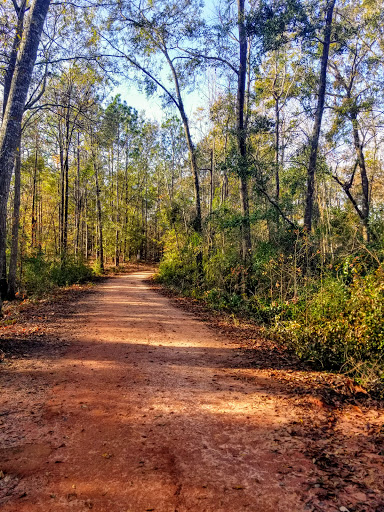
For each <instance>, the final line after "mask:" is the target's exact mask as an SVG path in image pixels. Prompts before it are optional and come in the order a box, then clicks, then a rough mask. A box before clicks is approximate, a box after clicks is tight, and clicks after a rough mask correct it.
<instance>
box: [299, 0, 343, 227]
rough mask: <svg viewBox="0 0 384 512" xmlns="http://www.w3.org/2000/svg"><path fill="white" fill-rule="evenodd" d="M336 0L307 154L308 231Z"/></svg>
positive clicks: (326, 32)
mask: <svg viewBox="0 0 384 512" xmlns="http://www.w3.org/2000/svg"><path fill="white" fill-rule="evenodd" d="M335 3H336V0H329V1H328V5H327V10H326V18H325V30H324V41H323V52H322V55H321V67H320V81H319V89H318V99H317V107H316V112H315V122H314V125H313V130H312V137H311V147H310V154H309V163H308V170H307V195H306V201H305V212H304V227H305V229H306V230H307V232H308V233H310V232H311V230H312V214H313V193H314V189H315V172H316V163H317V153H318V147H319V138H320V129H321V121H322V118H323V112H324V102H325V93H326V86H327V67H328V57H329V48H330V46H331V31H332V18H333V10H334V8H335Z"/></svg>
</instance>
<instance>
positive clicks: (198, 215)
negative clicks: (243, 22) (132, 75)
mask: <svg viewBox="0 0 384 512" xmlns="http://www.w3.org/2000/svg"><path fill="white" fill-rule="evenodd" d="M163 53H164V55H165V58H166V59H167V62H168V64H169V67H170V68H171V72H172V76H173V82H174V84H175V90H176V98H177V108H178V110H179V113H180V117H181V120H182V123H183V127H184V133H185V138H186V141H187V146H188V152H189V158H190V164H191V171H192V176H193V186H194V191H195V222H194V229H195V231H196V233H199V234H201V233H202V228H203V226H202V217H201V199H200V179H199V169H198V167H197V160H196V149H195V146H194V144H193V142H192V136H191V131H190V128H189V120H188V117H187V114H186V113H185V109H184V102H183V99H182V97H181V91H180V84H179V78H178V75H177V72H176V69H175V67H174V65H173V62H172V60H171V58H170V57H169V55H168V52H167V51H166V50H163ZM197 260H198V265H201V264H202V261H203V256H202V253H200V252H199V254H198V255H197Z"/></svg>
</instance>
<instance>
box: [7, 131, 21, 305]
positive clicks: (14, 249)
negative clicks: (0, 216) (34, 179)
mask: <svg viewBox="0 0 384 512" xmlns="http://www.w3.org/2000/svg"><path fill="white" fill-rule="evenodd" d="M20 171H21V136H20V139H19V149H18V151H17V152H16V158H15V184H14V187H15V192H14V198H13V216H12V240H11V255H10V258H9V272H8V294H7V295H8V299H9V300H13V299H14V298H15V296H16V271H17V256H18V248H19V221H20V174H21V172H20Z"/></svg>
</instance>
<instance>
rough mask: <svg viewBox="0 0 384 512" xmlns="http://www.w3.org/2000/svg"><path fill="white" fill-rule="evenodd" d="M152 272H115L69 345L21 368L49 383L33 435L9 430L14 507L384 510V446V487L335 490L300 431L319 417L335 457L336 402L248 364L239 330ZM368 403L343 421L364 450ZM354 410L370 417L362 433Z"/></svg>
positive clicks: (4, 463)
mask: <svg viewBox="0 0 384 512" xmlns="http://www.w3.org/2000/svg"><path fill="white" fill-rule="evenodd" d="M148 277H149V273H148V272H137V273H134V274H131V275H124V276H117V277H113V278H111V279H109V280H107V281H106V282H104V283H103V284H101V285H100V286H99V287H98V288H97V291H96V293H93V294H91V295H88V296H85V298H83V299H82V300H81V301H80V302H79V303H78V304H77V313H76V314H74V315H71V316H70V317H69V318H68V319H67V320H66V327H65V328H66V329H67V331H66V332H67V337H68V340H69V342H68V345H69V346H68V347H66V348H65V350H64V352H63V353H62V354H61V356H60V357H53V358H52V359H51V360H49V359H48V360H49V362H48V364H45V365H44V364H43V363H41V364H40V363H34V364H33V365H31V366H29V367H28V366H27V367H25V369H24V374H23V375H21V376H20V375H19V376H18V378H19V381H18V382H19V385H20V382H23V381H22V380H21V381H20V379H28V378H33V379H34V386H35V389H34V390H33V391H28V392H29V393H31V395H29V397H30V398H31V399H33V393H36V394H37V395H39V393H40V395H39V396H40V402H39V400H38V399H36V400H37V401H36V407H35V410H34V411H31V412H30V413H31V415H30V417H28V418H26V417H21V418H20V429H21V430H22V432H20V431H19V432H13V434H12V432H11V433H10V434H9V433H8V434H9V435H8V438H7V440H4V439H3V441H4V443H2V446H3V448H2V449H1V450H0V459H1V460H0V471H1V472H2V473H0V475H1V477H2V480H0V483H2V486H3V494H0V508H1V510H2V511H3V512H46V511H52V512H60V511H64V510H65V511H67V510H73V511H84V510H87V509H93V510H94V511H96V512H104V511H105V512H145V511H153V512H187V511H188V512H240V511H242V510H244V511H249V512H272V511H273V512H279V511H284V512H300V511H308V510H309V511H317V510H321V511H343V510H344V511H347V510H350V511H352V510H359V511H360V510H367V511H371V510H372V511H373V510H375V511H376V510H377V511H381V512H382V511H383V510H384V504H383V508H380V507H381V505H380V503H379V501H378V495H379V493H380V492H381V489H378V488H377V485H378V484H377V482H380V471H382V458H381V459H380V456H378V457H379V459H378V460H377V461H376V460H374V461H373V463H372V466H371V467H372V468H373V469H372V474H371V475H370V477H371V484H370V487H368V486H367V485H365V487H364V489H362V488H359V487H358V484H356V482H353V481H352V480H351V482H350V485H349V490H348V486H343V487H342V488H339V490H338V492H337V493H336V492H334V494H333V495H332V493H330V491H329V485H330V484H329V485H328V487H327V486H326V485H325V484H324V485H322V484H321V483H320V484H319V464H318V465H317V466H316V465H315V462H316V460H315V458H314V456H313V453H315V452H313V451H312V452H311V450H310V449H309V445H308V436H307V434H305V435H300V426H301V423H304V422H306V424H307V427H308V425H309V427H312V428H316V427H318V430H319V432H320V434H319V433H318V432H317V434H316V435H317V437H316V435H313V436H312V437H313V439H312V442H313V443H320V445H319V446H323V448H322V450H323V451H324V453H323V456H324V457H325V458H326V457H329V455H328V452H326V449H325V446H326V443H327V428H328V427H327V425H328V423H329V421H330V420H329V414H328V412H327V411H326V410H325V409H324V408H323V407H322V406H321V404H320V405H319V404H317V403H316V401H313V403H312V404H309V402H308V403H307V404H306V406H303V403H302V402H300V401H299V402H300V403H299V402H298V404H297V405H295V399H294V398H292V396H290V395H289V394H288V393H285V390H284V388H283V387H282V386H281V384H278V383H276V382H274V380H273V378H270V377H268V374H266V373H263V372H257V371H255V370H254V369H252V368H249V365H248V366H247V365H246V364H244V362H243V358H242V356H241V354H240V353H239V349H238V346H237V345H236V344H235V343H234V342H233V341H230V340H228V339H225V338H224V337H223V336H221V335H220V334H219V333H217V332H215V331H214V330H213V329H212V328H209V327H207V326H206V325H205V324H204V323H203V322H201V321H199V320H198V319H196V318H195V317H194V316H193V315H192V314H190V313H187V312H185V311H182V310H181V309H178V308H176V307H174V306H173V305H172V303H171V301H170V300H169V299H167V298H165V297H163V296H162V295H160V294H158V293H156V292H155V291H154V290H152V289H151V287H150V286H149V285H148V284H147V283H146V281H145V280H146V279H148ZM31 375H32V377H31ZM12 382H13V381H12V379H11V381H10V383H11V384H10V385H12ZM46 383H48V385H46ZM21 387H22V386H21ZM21 387H19V388H17V389H16V388H15V390H14V392H15V395H14V396H15V397H17V396H18V393H22V392H26V391H25V390H22V389H21ZM27 398H28V397H27ZM19 403H21V402H19ZM308 404H309V405H308ZM8 406H9V407H11V406H10V404H8ZM11 408H12V407H11ZM11 412H12V411H10V413H11ZM360 413H361V414H360ZM360 413H359V412H356V411H355V417H354V418H352V420H351V414H353V411H349V413H348V414H347V413H345V417H343V418H342V419H340V421H339V423H340V426H339V434H338V435H339V439H340V438H341V437H342V438H343V443H344V444H343V449H344V450H348V449H350V450H351V456H350V458H351V459H353V455H352V453H355V452H353V449H354V445H353V442H355V441H353V438H354V436H355V437H356V436H360V435H361V432H363V431H364V428H365V424H366V423H367V421H368V420H369V418H368V419H367V417H364V418H363V419H361V415H362V411H360ZM373 414H374V413H372V415H373ZM375 414H376V416H375V417H376V418H377V413H375ZM356 417H358V418H360V419H358V420H356ZM348 418H350V422H349V423H348ZM373 420H374V418H373V416H372V418H371V420H369V421H373ZM351 421H352V423H353V424H354V425H355V428H360V427H359V425H360V426H361V425H363V426H362V427H361V429H360V430H358V431H355V432H353V431H351V430H350V429H351ZM327 422H328V423H327ZM347 423H348V424H347ZM343 425H344V426H343ZM356 425H357V426H356ZM347 427H348V429H349V430H348V432H349V434H350V435H348V436H347V435H346V434H345V432H344V431H343V428H344V430H345V429H347ZM0 432H1V431H0ZM361 437H362V435H361ZM322 442H323V444H322V445H321V443H322ZM362 442H363V448H364V446H365V448H364V449H365V450H369V447H370V446H371V445H370V444H369V443H368V441H366V442H365V445H364V440H363V441H362ZM351 443H352V445H350V444H351ZM4 446H5V447H4ZM320 451H321V449H320ZM355 455H356V453H355ZM320 456H321V455H320ZM332 456H333V457H335V455H334V454H333V455H332ZM316 457H319V455H318V454H316ZM319 460H320V459H319ZM332 461H333V463H334V464H335V460H334V459H332V460H330V462H329V461H328V462H329V465H332ZM352 463H353V460H352V461H351V464H352ZM380 464H381V465H380ZM326 466H327V461H326V460H324V471H325V472H324V478H326ZM355 469H356V468H355ZM357 469H358V468H357ZM357 469H356V470H357ZM340 471H341V469H340ZM347 475H348V471H347ZM320 476H321V475H320ZM382 476H383V473H381V477H382ZM365 477H366V475H365V476H364V478H365ZM361 480H364V479H363V478H362V477H361ZM324 489H327V493H328V495H327V496H325V495H324V493H323V494H321V491H322V490H324ZM0 490H1V486H0ZM319 493H320V494H319ZM348 500H349V501H348ZM370 500H371V501H370ZM364 503H365V504H366V505H365V506H366V507H368V508H364ZM367 503H368V505H367ZM369 503H375V506H374V507H373V505H369ZM348 506H349V507H352V506H353V507H355V508H350V509H349V508H347V507H348Z"/></svg>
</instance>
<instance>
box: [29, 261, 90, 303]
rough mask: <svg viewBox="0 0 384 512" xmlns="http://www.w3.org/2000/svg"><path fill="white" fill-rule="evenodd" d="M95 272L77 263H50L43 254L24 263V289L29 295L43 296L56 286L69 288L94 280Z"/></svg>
mask: <svg viewBox="0 0 384 512" xmlns="http://www.w3.org/2000/svg"><path fill="white" fill-rule="evenodd" d="M93 275H94V273H93V271H92V270H91V269H90V268H89V267H88V266H87V265H85V264H84V263H82V262H77V261H71V260H70V261H66V262H65V263H60V262H53V263H52V262H49V261H48V260H47V259H46V258H45V257H44V254H42V253H37V254H36V255H34V256H32V257H30V258H27V259H26V260H25V261H24V274H23V283H22V285H23V287H24V288H25V290H26V292H27V293H28V294H29V295H35V296H41V295H43V294H45V293H47V292H50V291H51V290H52V289H53V288H54V287H55V286H69V285H71V284H75V283H83V282H85V281H89V280H90V279H92V277H93Z"/></svg>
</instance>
